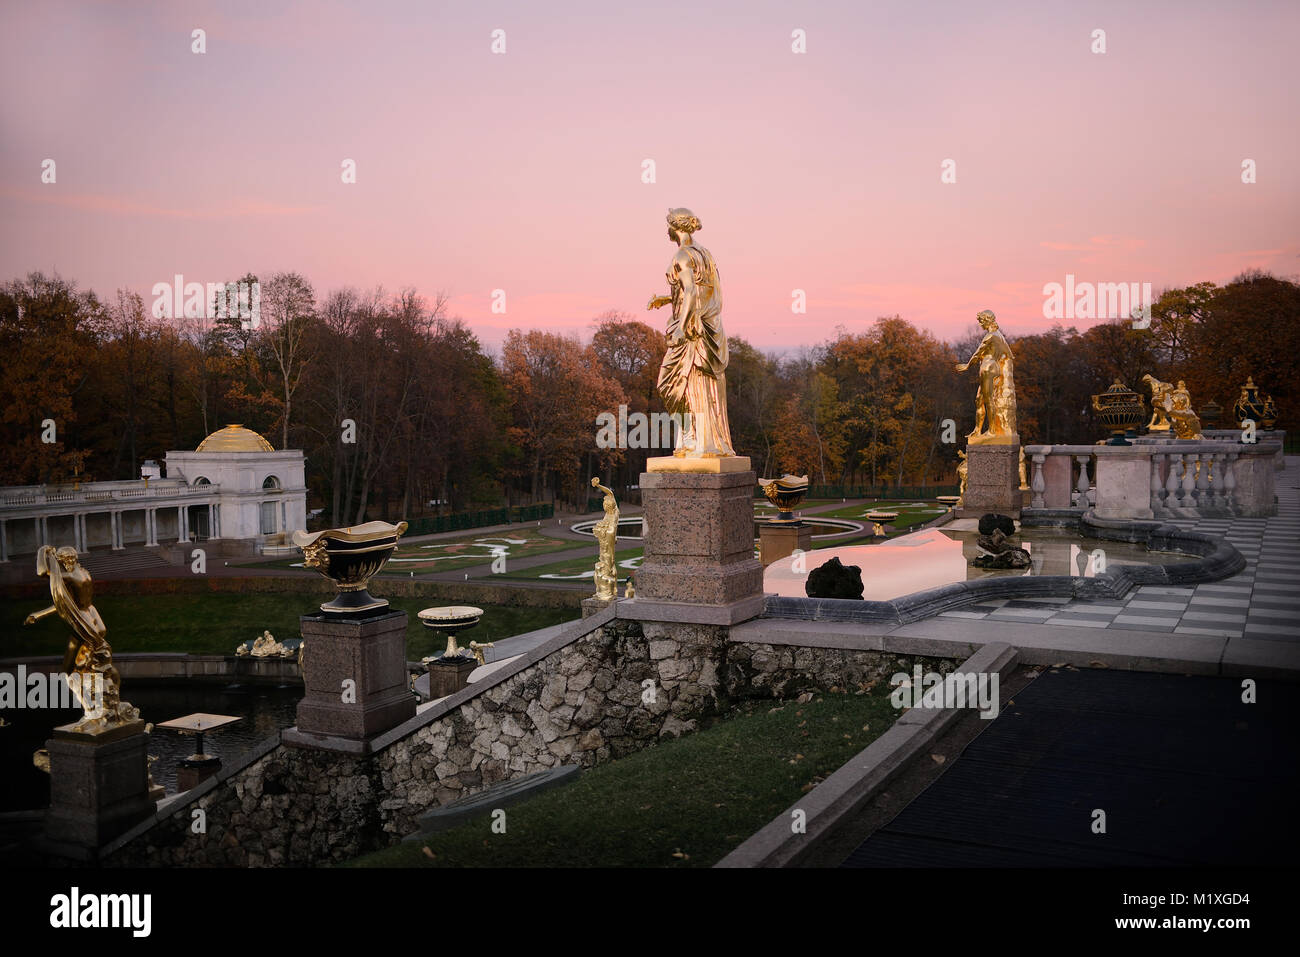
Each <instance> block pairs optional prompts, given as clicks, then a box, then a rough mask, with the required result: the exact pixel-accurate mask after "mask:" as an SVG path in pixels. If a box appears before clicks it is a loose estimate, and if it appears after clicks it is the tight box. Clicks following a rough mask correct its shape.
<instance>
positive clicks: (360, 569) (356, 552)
mask: <svg viewBox="0 0 1300 957" xmlns="http://www.w3.org/2000/svg"><path fill="white" fill-rule="evenodd" d="M406 527H407V526H406V523H405V522H398V523H397V524H396V525H390V524H388V523H387V522H366V523H365V524H364V525H353V526H350V527H348V528H331V529H327V530H325V531H323V532H310V533H308V532H294V533H293V543H294V544H295V545H297V546H298V547H299V548H300V549H302V554H303V563H304V564H305V565H307V567H308V568H314V569H316V570H317V571H318V572H320V573H321V574H322V575H324V576H325V577H326V578H328V579H329V580H330V581H332V582H333V583H334V586H335V587H336V588H337V589H338V590H339V593H338V595H336V596H335V597H334V600H333V601H328V602H325V604H323V605H321V606H320V610H321V611H323V612H324V613H325V614H326V615H333V616H346V617H357V616H361V617H369V616H371V615H377V614H379V613H381V612H382V611H383V610H384V609H386V608H387V607H388V600H387V599H386V598H376V597H374V596H373V595H371V594H370V592H369V591H368V590H367V586H368V585H369V584H370V579H372V578H373V577H375V575H377V574H379V570H380V569H381V568H383V567H384V565H385V564H386V563H387V562H388V559H389V558H391V557H392V555H393V552H394V551H395V550H396V549H397V540H398V539H399V538H401V537H402V535H403V534H404V533H405V532H406Z"/></svg>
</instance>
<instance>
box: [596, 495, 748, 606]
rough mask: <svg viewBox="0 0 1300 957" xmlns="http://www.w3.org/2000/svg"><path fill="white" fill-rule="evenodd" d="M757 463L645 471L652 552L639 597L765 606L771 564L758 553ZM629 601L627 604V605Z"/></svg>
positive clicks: (639, 575)
mask: <svg viewBox="0 0 1300 957" xmlns="http://www.w3.org/2000/svg"><path fill="white" fill-rule="evenodd" d="M757 482H758V476H757V475H755V474H754V472H753V470H747V471H743V472H728V471H721V472H717V473H714V474H700V473H689V472H644V473H642V475H641V504H642V506H643V508H644V510H645V526H646V538H645V557H644V559H643V560H642V562H641V567H640V568H638V569H637V572H636V601H645V602H648V603H656V602H669V603H675V604H685V605H710V606H720V605H727V606H730V605H737V604H738V603H746V605H747V606H748V605H753V603H754V602H755V599H757V601H758V606H759V607H761V599H762V595H763V565H762V563H760V562H759V560H758V559H757V558H755V557H754V487H755V485H756V484H757ZM620 607H621V606H620Z"/></svg>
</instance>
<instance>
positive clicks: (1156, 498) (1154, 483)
mask: <svg viewBox="0 0 1300 957" xmlns="http://www.w3.org/2000/svg"><path fill="white" fill-rule="evenodd" d="M1160 458H1161V456H1160V453H1159V452H1152V453H1151V511H1153V512H1157V513H1159V511H1160V510H1161V509H1162V508H1164V492H1165V485H1164V483H1163V482H1162V481H1160Z"/></svg>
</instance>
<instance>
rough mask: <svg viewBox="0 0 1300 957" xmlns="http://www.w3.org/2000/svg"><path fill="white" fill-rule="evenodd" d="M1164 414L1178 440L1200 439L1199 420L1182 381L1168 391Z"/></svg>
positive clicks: (1190, 396) (1189, 394)
mask: <svg viewBox="0 0 1300 957" xmlns="http://www.w3.org/2000/svg"><path fill="white" fill-rule="evenodd" d="M1165 403H1166V405H1165V412H1166V413H1167V414H1168V415H1169V421H1170V422H1171V423H1172V424H1173V427H1174V435H1176V436H1178V438H1180V439H1199V438H1200V437H1201V419H1200V416H1198V415H1197V414H1196V413H1195V412H1194V411H1193V410H1192V394H1191V393H1190V392H1188V391H1187V386H1186V384H1185V383H1184V382H1183V380H1182V379H1179V380H1178V387H1177V388H1176V389H1173V390H1172V391H1170V393H1169V394H1168V396H1166V398H1165Z"/></svg>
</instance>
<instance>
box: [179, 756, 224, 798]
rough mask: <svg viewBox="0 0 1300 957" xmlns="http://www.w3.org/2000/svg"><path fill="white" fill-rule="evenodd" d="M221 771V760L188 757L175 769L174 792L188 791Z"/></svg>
mask: <svg viewBox="0 0 1300 957" xmlns="http://www.w3.org/2000/svg"><path fill="white" fill-rule="evenodd" d="M220 770H221V759H220V758H216V757H206V756H205V757H202V758H200V757H197V756H196V757H190V758H186V759H185V760H183V761H181V762H180V764H179V765H178V766H177V767H176V790H178V791H190V790H193V789H194V788H196V787H198V786H199V785H200V784H202V783H203V782H204V781H206V780H207V779H208V778H210V777H212V776H213V775H215V774H216V773H217V772H219V771H220Z"/></svg>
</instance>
